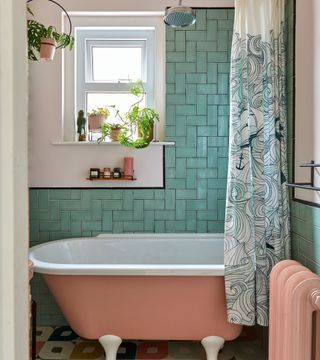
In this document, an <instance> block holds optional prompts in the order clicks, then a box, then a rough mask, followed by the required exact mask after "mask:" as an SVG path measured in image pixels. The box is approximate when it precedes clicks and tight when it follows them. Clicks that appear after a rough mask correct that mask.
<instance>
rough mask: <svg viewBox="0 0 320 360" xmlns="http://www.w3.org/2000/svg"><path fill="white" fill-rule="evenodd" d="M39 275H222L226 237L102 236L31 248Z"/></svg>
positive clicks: (181, 235) (200, 235)
mask: <svg viewBox="0 0 320 360" xmlns="http://www.w3.org/2000/svg"><path fill="white" fill-rule="evenodd" d="M30 259H31V260H32V261H33V263H34V266H35V271H37V272H39V273H49V274H90V275H94V274H96V275H101V274H109V275H138V274H145V275H148V274H149V275H155V274H156V275H157V274H158V275H170V274H172V275H174V274H176V275H223V270H224V266H223V234H101V235H99V236H98V237H95V238H74V239H64V240H57V241H52V242H49V243H46V244H41V245H38V246H35V247H33V248H31V250H30Z"/></svg>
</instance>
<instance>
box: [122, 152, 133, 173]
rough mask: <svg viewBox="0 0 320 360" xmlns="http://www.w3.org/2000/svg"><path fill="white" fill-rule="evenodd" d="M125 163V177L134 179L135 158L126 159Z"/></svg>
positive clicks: (124, 159)
mask: <svg viewBox="0 0 320 360" xmlns="http://www.w3.org/2000/svg"><path fill="white" fill-rule="evenodd" d="M123 161H124V163H123V169H124V176H125V177H133V157H125V158H123Z"/></svg>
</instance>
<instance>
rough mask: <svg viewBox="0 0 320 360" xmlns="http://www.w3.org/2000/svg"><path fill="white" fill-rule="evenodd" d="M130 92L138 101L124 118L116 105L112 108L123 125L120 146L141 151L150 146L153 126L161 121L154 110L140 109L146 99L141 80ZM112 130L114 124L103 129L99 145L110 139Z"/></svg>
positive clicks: (119, 139) (119, 138)
mask: <svg viewBox="0 0 320 360" xmlns="http://www.w3.org/2000/svg"><path fill="white" fill-rule="evenodd" d="M130 92H131V94H132V95H134V96H136V97H137V98H138V100H137V101H136V102H135V103H133V104H132V105H131V106H130V108H129V110H128V111H127V112H126V113H125V114H124V116H121V114H120V112H119V110H118V109H116V106H115V105H111V106H110V107H112V108H114V109H115V111H116V115H115V116H116V118H117V119H118V120H119V121H120V124H121V129H122V131H121V133H120V135H119V136H118V141H119V142H120V144H121V145H123V146H127V147H133V148H137V149H141V148H145V147H147V146H148V145H149V144H150V142H151V140H152V139H151V136H150V135H151V134H152V132H153V125H154V122H155V121H156V120H157V121H159V114H158V113H157V112H156V111H155V110H154V109H151V108H148V107H140V104H141V102H142V101H143V99H144V97H145V91H144V87H143V83H142V81H141V80H139V81H137V82H136V83H135V84H134V85H133V86H132V87H131V89H130ZM120 124H119V125H120ZM111 129H112V124H108V123H107V124H104V125H103V126H102V127H101V137H100V138H99V139H98V143H101V142H102V141H104V140H105V138H106V137H110V131H111ZM137 134H138V137H137Z"/></svg>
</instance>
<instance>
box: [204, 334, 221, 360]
mask: <svg viewBox="0 0 320 360" xmlns="http://www.w3.org/2000/svg"><path fill="white" fill-rule="evenodd" d="M224 342H225V340H224V338H222V337H220V336H207V337H205V338H203V339H202V340H201V344H202V346H203V347H204V349H205V351H206V354H207V360H218V353H219V350H220V349H222V348H223V345H224Z"/></svg>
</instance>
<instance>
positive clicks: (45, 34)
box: [27, 10, 74, 61]
mask: <svg viewBox="0 0 320 360" xmlns="http://www.w3.org/2000/svg"><path fill="white" fill-rule="evenodd" d="M28 11H29V10H28ZM29 12H30V13H31V11H29ZM27 30H28V58H29V60H34V61H37V60H38V58H37V56H36V54H35V51H37V52H39V55H40V60H43V61H51V60H52V59H53V57H54V53H55V50H56V48H57V47H61V48H66V47H69V48H70V50H72V48H73V45H74V37H73V36H71V35H68V34H66V33H62V34H60V33H58V32H57V30H56V28H55V27H54V26H51V25H50V26H49V27H45V26H44V25H43V24H41V23H39V22H38V21H36V20H32V19H29V20H28V21H27Z"/></svg>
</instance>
